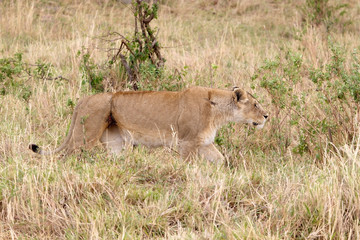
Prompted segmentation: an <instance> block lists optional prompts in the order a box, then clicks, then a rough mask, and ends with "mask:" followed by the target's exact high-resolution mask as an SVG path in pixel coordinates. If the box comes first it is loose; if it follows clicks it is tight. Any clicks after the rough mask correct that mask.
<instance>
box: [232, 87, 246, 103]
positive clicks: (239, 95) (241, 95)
mask: <svg viewBox="0 0 360 240" xmlns="http://www.w3.org/2000/svg"><path fill="white" fill-rule="evenodd" d="M233 91H234V99H235V100H236V101H237V102H244V101H246V100H247V94H246V92H245V91H244V90H242V89H240V88H238V87H234V89H233Z"/></svg>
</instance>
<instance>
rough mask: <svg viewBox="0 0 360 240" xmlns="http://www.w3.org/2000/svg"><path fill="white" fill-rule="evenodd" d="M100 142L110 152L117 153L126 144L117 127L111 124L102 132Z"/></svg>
mask: <svg viewBox="0 0 360 240" xmlns="http://www.w3.org/2000/svg"><path fill="white" fill-rule="evenodd" d="M100 142H101V143H102V144H103V145H104V146H105V148H106V149H108V150H109V152H110V153H114V154H119V153H120V152H121V151H122V150H123V148H124V147H125V145H126V139H125V138H124V136H122V134H121V131H120V129H119V127H118V126H117V125H116V124H111V125H110V126H109V127H108V128H106V129H105V131H104V132H103V134H102V136H101V138H100Z"/></svg>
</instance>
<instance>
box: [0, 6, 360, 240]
mask: <svg viewBox="0 0 360 240" xmlns="http://www.w3.org/2000/svg"><path fill="white" fill-rule="evenodd" d="M319 2H323V3H324V4H323V5H321V6H322V7H323V8H324V9H323V10H324V11H325V12H326V11H332V12H331V14H330V15H326V18H325V17H324V18H320V19H319V18H316V19H314V18H313V17H314V16H313V15H311V14H313V13H314V11H315V12H316V11H317V10H316V9H314V6H315V5H313V4H315V3H319ZM346 4H348V5H347V6H342V5H341V6H340V5H338V3H337V2H336V1H330V0H329V1H325V0H324V1H305V0H304V1H265V2H264V1H257V0H255V1H250V0H245V1H238V0H227V1H203V0H196V1H163V2H162V4H161V6H160V9H159V18H158V19H157V20H156V21H154V27H157V28H158V30H159V31H158V37H157V39H158V40H159V42H160V44H161V46H162V47H163V48H162V53H163V55H164V57H165V59H166V60H167V61H166V63H165V66H166V68H165V70H164V75H163V76H162V79H160V80H159V79H155V78H154V79H153V78H149V79H150V80H149V79H148V80H147V81H144V82H143V86H144V88H150V87H151V88H152V89H167V88H172V89H181V88H183V87H187V86H192V85H203V86H212V87H216V88H227V87H231V86H233V85H237V86H240V87H243V88H245V89H246V90H248V91H251V92H252V93H254V94H255V95H256V96H257V98H258V99H259V100H260V101H262V104H263V106H264V107H265V108H266V109H268V110H269V111H270V113H271V115H270V121H269V124H267V126H266V127H265V129H263V130H262V131H254V129H252V128H249V127H247V126H243V125H235V124H229V125H228V126H225V127H224V128H222V129H221V130H220V131H219V133H218V136H217V138H216V142H217V144H218V148H219V149H220V150H221V151H222V152H223V153H224V155H225V156H226V161H225V163H224V164H223V165H221V166H216V165H213V164H211V163H208V162H206V161H204V160H202V159H197V160H194V161H192V162H184V161H182V160H180V159H179V156H178V155H177V154H176V152H173V151H171V150H170V149H166V148H165V149H155V150H149V149H146V148H142V147H139V148H135V149H133V150H126V151H124V152H123V153H122V154H120V155H118V156H109V155H108V154H107V153H106V152H105V151H104V150H103V149H102V148H101V147H99V148H96V149H93V150H90V151H84V152H81V153H77V154H74V155H71V156H67V157H62V156H59V155H56V156H47V157H39V156H37V155H35V154H32V153H31V152H30V151H29V150H27V145H28V144H29V143H30V142H36V143H39V144H41V145H42V146H45V148H53V147H55V146H56V145H58V144H59V143H60V142H61V141H62V139H63V138H64V135H65V132H66V131H67V129H68V127H69V122H70V118H71V113H72V111H73V108H74V105H75V104H76V103H77V101H78V99H79V98H81V97H82V96H84V95H88V94H92V93H91V89H90V88H89V85H88V83H87V82H86V81H84V78H83V72H82V68H81V64H82V60H83V59H82V56H83V54H88V56H89V58H91V60H92V63H91V64H93V66H94V68H96V70H97V71H103V72H101V73H103V74H104V75H103V76H104V84H105V88H104V89H105V90H107V91H115V90H120V89H124V88H126V84H124V82H119V81H120V78H118V77H119V75H117V74H118V73H116V72H112V71H108V70H106V71H105V70H104V69H103V68H101V66H103V64H104V62H106V61H107V60H108V58H109V54H111V53H112V52H111V51H110V52H107V51H106V49H109V48H112V47H116V46H117V45H116V44H117V43H115V45H114V46H111V45H109V43H107V42H104V41H102V40H101V36H104V35H106V34H107V33H108V32H113V31H115V32H119V33H122V34H124V35H130V34H131V33H132V31H133V22H134V21H133V18H132V17H133V14H132V12H131V9H130V6H129V5H125V4H122V3H121V2H120V1H110V0H109V1H88V0H87V1H67V0H63V1H59V2H56V1H40V0H35V1H26V0H25V1H1V2H0V52H1V55H0V74H1V75H0V136H1V138H0V239H120V238H121V239H142V238H154V239H359V238H360V223H359V221H360V202H359V201H360V198H359V194H358V193H359V192H360V184H359V183H360V153H359V149H360V129H359V124H358V123H359V104H358V102H357V99H356V96H358V95H356V90H357V89H358V86H359V85H357V83H358V82H357V81H359V62H358V60H357V59H358V52H359V46H360V39H359V38H358V37H357V36H358V35H359V29H360V24H359V14H358V13H359V11H360V5H359V3H358V2H357V1H350V0H349V1H347V2H346ZM343 10H346V14H342V12H341V11H343ZM152 23H153V22H152ZM343 23H346V24H343ZM79 52H80V53H79ZM149 76H150V77H152V76H151V73H150V75H149ZM264 77H265V78H264ZM111 81H114V83H116V84H110V83H111ZM121 81H125V79H121ZM106 84H107V85H106ZM252 88H253V89H252ZM302 96H304V98H301V97H302ZM329 99H330V100H329ZM284 104H285V105H284ZM336 111H337V112H336ZM341 119H342V120H341ZM324 120H326V121H325V122H324ZM325 123H326V124H325ZM319 124H320V125H319ZM321 124H325V125H321ZM311 127H313V128H314V129H311ZM329 129H330V130H329ZM312 130H314V132H312ZM309 132H310V134H309Z"/></svg>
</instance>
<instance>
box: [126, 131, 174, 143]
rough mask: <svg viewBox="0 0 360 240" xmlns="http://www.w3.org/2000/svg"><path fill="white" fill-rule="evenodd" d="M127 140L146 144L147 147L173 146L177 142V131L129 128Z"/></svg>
mask: <svg viewBox="0 0 360 240" xmlns="http://www.w3.org/2000/svg"><path fill="white" fill-rule="evenodd" d="M126 132H127V133H128V134H126V135H127V136H126V138H127V139H126V140H127V141H130V142H131V143H132V144H134V145H144V146H147V147H161V146H173V145H175V144H176V143H177V133H176V132H175V131H172V132H170V131H160V130H156V129H153V130H148V129H146V130H143V131H141V130H138V129H137V130H136V131H132V130H127V131H126Z"/></svg>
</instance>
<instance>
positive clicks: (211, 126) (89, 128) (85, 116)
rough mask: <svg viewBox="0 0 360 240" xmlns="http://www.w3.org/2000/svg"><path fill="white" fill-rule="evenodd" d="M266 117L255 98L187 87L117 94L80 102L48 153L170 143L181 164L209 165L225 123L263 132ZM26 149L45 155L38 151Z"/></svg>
mask: <svg viewBox="0 0 360 240" xmlns="http://www.w3.org/2000/svg"><path fill="white" fill-rule="evenodd" d="M267 118H268V114H267V113H266V112H265V111H264V110H263V109H262V107H261V106H260V104H259V103H258V102H257V101H256V100H255V99H254V97H253V96H252V95H251V94H249V93H247V92H246V91H244V90H242V89H240V88H238V87H235V88H234V89H233V90H232V91H229V90H219V89H212V88H205V87H192V88H189V89H186V90H184V91H181V92H151V91H143V92H117V93H101V94H96V95H93V96H88V97H85V98H83V99H81V100H80V101H79V104H78V105H77V106H76V108H75V111H74V113H73V116H72V120H71V125H70V129H69V133H68V136H67V137H66V139H65V141H64V142H63V143H62V144H61V145H60V146H59V147H58V148H57V149H55V150H54V151H53V152H52V153H57V152H59V151H65V152H66V153H71V152H72V151H74V150H75V149H78V148H81V147H84V148H90V147H93V146H94V145H97V144H98V141H99V140H100V142H101V143H102V144H103V145H104V146H105V147H106V148H107V149H109V150H110V151H111V152H113V153H118V152H120V151H121V150H122V149H123V148H124V146H126V145H127V144H128V145H137V144H142V145H145V146H148V147H158V146H170V145H172V144H173V143H174V137H175V138H176V139H177V140H178V142H177V145H178V149H179V153H180V156H181V157H182V158H184V159H186V158H188V157H189V156H191V155H193V154H199V155H200V156H202V157H204V158H206V159H207V160H209V161H221V160H223V158H224V157H223V155H222V154H221V153H220V152H219V151H218V150H217V149H216V147H215V146H214V143H213V142H214V138H215V135H216V131H217V130H218V129H219V128H220V127H221V126H222V125H224V124H226V123H228V122H242V123H248V124H251V125H254V126H256V127H257V128H262V127H263V126H264V124H265V122H266V120H267ZM29 147H30V149H31V150H33V151H34V152H36V153H39V154H43V155H45V154H50V153H51V152H46V151H43V150H41V149H40V148H39V147H38V146H37V145H35V144H30V146H29Z"/></svg>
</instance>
